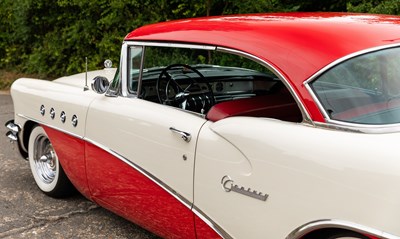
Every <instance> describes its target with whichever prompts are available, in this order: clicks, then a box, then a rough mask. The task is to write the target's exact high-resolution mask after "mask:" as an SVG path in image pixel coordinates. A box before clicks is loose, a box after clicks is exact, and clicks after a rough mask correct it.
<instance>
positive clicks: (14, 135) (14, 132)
mask: <svg viewBox="0 0 400 239" xmlns="http://www.w3.org/2000/svg"><path fill="white" fill-rule="evenodd" d="M5 126H6V128H7V129H8V130H9V131H8V132H7V133H6V136H7V137H8V138H9V139H10V140H11V141H12V142H13V141H18V133H19V131H20V128H19V126H18V125H16V124H14V120H10V121H8V122H7V123H6V124H5Z"/></svg>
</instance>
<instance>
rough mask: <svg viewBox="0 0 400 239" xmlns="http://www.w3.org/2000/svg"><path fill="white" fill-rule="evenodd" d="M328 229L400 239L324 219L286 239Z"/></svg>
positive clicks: (304, 227)
mask: <svg viewBox="0 0 400 239" xmlns="http://www.w3.org/2000/svg"><path fill="white" fill-rule="evenodd" d="M327 228H334V229H345V230H350V231H354V232H357V233H361V234H368V235H370V236H375V237H379V238H380V239H400V237H398V236H394V235H391V234H389V233H386V232H382V231H379V230H376V229H372V228H369V227H366V226H362V225H359V224H356V223H352V222H346V221H341V220H335V219H324V220H318V221H312V222H309V223H306V224H304V225H302V226H300V227H298V228H296V229H295V230H293V231H292V232H291V233H290V234H289V235H288V236H287V237H286V239H300V238H302V237H303V236H305V235H307V234H308V233H310V232H313V231H316V230H320V229H327Z"/></svg>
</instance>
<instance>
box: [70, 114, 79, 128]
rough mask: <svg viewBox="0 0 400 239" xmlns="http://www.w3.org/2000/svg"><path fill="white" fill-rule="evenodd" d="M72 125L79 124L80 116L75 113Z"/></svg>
mask: <svg viewBox="0 0 400 239" xmlns="http://www.w3.org/2000/svg"><path fill="white" fill-rule="evenodd" d="M71 123H72V126H74V127H76V126H77V125H78V116H76V115H73V116H72V119H71Z"/></svg>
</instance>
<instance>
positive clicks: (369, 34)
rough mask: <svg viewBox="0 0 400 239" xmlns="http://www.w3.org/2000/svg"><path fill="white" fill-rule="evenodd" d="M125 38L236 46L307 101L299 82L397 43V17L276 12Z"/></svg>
mask: <svg viewBox="0 0 400 239" xmlns="http://www.w3.org/2000/svg"><path fill="white" fill-rule="evenodd" d="M125 40H136V41H142V40H150V41H169V42H171V41H173V42H187V43H189V42H190V43H200V44H207V45H215V46H223V47H228V48H233V49H237V50H241V51H244V52H247V53H250V54H252V55H255V56H257V57H259V58H261V59H263V60H265V61H267V62H269V63H270V64H272V65H273V66H275V67H276V68H277V69H278V70H279V71H280V72H281V73H282V74H283V75H285V76H286V78H287V79H288V80H289V83H290V84H291V85H292V86H293V88H294V89H295V90H296V91H297V92H298V93H299V95H302V96H301V98H302V100H303V101H304V100H305V101H308V100H309V99H310V97H309V96H308V93H307V92H306V90H305V89H304V87H303V82H304V81H305V80H306V79H308V78H309V77H310V76H311V75H313V74H314V73H316V72H317V71H318V70H320V69H321V68H323V67H324V66H326V65H328V64H329V63H331V62H333V61H335V60H337V59H338V58H341V57H343V56H346V55H348V54H351V53H354V52H357V51H360V50H363V49H367V48H371V47H376V46H381V45H386V44H393V43H400V17H396V16H389V15H367V14H349V13H279V14H252V15H232V16H219V17H207V18H195V19H184V20H177V21H169V22H163V23H157V24H151V25H147V26H144V27H141V28H138V29H136V30H134V31H132V32H131V33H129V34H128V35H127V36H126V38H125ZM303 103H305V104H307V102H303ZM311 108H315V107H314V106H311ZM309 110H311V111H314V109H309ZM318 118H319V117H318Z"/></svg>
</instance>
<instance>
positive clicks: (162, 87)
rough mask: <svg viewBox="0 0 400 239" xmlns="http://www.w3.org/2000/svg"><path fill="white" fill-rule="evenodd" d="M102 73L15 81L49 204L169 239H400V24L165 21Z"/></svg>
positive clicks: (139, 32)
mask: <svg viewBox="0 0 400 239" xmlns="http://www.w3.org/2000/svg"><path fill="white" fill-rule="evenodd" d="M106 63H107V64H106V65H107V67H106V68H105V69H103V70H98V71H90V72H88V71H86V72H83V73H80V74H76V75H72V76H67V77H62V78H59V79H56V80H54V81H45V80H38V79H27V78H22V79H18V80H17V81H16V82H15V83H14V84H13V85H12V89H11V94H12V98H13V102H14V108H15V117H14V119H13V120H11V121H9V122H8V123H7V124H6V126H7V128H8V129H9V132H8V133H7V136H8V137H9V138H10V139H11V140H12V141H16V142H17V144H18V148H19V150H20V153H21V155H22V156H23V157H24V158H26V159H27V160H28V161H29V164H30V167H31V171H32V174H33V178H34V180H35V182H36V184H37V186H38V187H39V189H40V190H41V191H43V192H44V193H45V194H47V195H49V196H52V197H63V196H68V195H69V194H70V193H72V192H73V191H74V190H75V189H76V190H77V191H79V192H80V193H81V194H83V195H84V196H85V197H87V198H88V199H89V200H92V201H93V202H95V203H97V204H99V205H101V206H102V207H104V208H107V209H109V210H111V211H112V212H115V213H116V214H118V215H121V216H122V217H125V218H127V219H128V220H130V221H132V222H133V223H136V224H138V225H140V226H142V227H144V228H146V229H147V230H149V231H152V232H154V233H155V234H157V235H159V236H161V237H165V238H268V239H279V238H287V239H339V238H342V239H343V238H358V239H395V238H397V239H398V238H400V190H399V188H398V186H397V185H398V184H400V158H399V154H398V152H397V150H396V149H398V145H399V143H398V142H399V139H400V17H397V16H387V15H366V14H349V13H276V14H251V15H232V16H217V17H205V18H196V19H183V20H176V21H169V22H164V23H156V24H151V25H148V26H144V27H140V28H138V29H136V30H134V31H132V32H131V33H129V34H128V35H127V36H126V37H125V39H124V41H123V44H122V49H121V57H120V62H119V65H118V67H117V68H111V67H110V62H108V61H107V62H106ZM89 85H90V86H91V87H89Z"/></svg>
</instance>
